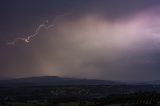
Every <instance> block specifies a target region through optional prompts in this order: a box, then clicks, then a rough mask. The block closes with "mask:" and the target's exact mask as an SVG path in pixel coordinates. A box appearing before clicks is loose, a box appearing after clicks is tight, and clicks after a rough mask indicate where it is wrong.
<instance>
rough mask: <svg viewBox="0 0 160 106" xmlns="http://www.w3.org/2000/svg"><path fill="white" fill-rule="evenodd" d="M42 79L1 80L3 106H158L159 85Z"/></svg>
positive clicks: (0, 101)
mask: <svg viewBox="0 0 160 106" xmlns="http://www.w3.org/2000/svg"><path fill="white" fill-rule="evenodd" d="M149 83H150V82H148V84H147V82H146V84H145V83H144V84H138V83H137V84H133V83H132V84H129V83H125V82H123V83H122V82H114V81H107V80H95V79H77V78H76V79H74V78H62V77H57V76H53V77H52V76H41V77H30V78H20V79H8V80H1V81H0V106H115V105H116V106H122V105H123V106H159V105H160V85H159V84H158V85H157V84H149Z"/></svg>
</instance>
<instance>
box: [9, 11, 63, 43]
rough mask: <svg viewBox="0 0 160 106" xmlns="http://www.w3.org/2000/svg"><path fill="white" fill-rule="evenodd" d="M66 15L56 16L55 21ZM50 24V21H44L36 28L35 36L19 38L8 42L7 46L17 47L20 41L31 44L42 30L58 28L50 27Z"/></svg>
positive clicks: (52, 25) (53, 25)
mask: <svg viewBox="0 0 160 106" xmlns="http://www.w3.org/2000/svg"><path fill="white" fill-rule="evenodd" d="M65 15H66V14H63V15H58V16H56V17H55V19H54V22H55V21H56V19H57V18H58V17H63V16H65ZM48 24H49V21H48V20H46V21H44V22H43V23H42V24H40V25H39V26H38V27H37V28H36V30H35V31H34V33H33V34H31V35H28V36H27V37H18V38H15V39H14V40H13V41H10V42H7V45H15V44H16V43H17V42H18V41H23V42H24V43H29V42H30V40H31V39H32V38H33V37H35V36H37V35H38V34H39V33H40V31H41V30H42V28H43V29H46V30H47V29H50V28H53V27H55V26H56V24H51V25H48Z"/></svg>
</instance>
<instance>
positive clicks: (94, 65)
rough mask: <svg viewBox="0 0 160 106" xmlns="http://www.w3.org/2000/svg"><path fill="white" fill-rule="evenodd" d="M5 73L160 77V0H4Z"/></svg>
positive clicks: (1, 42)
mask: <svg viewBox="0 0 160 106" xmlns="http://www.w3.org/2000/svg"><path fill="white" fill-rule="evenodd" d="M0 13H1V14H0V17H1V18H0V24H1V25H0V78H15V77H16V78H19V77H30V76H62V77H73V78H89V79H90V78H93V79H105V80H116V81H130V80H132V81H142V80H143V81H148V80H160V1H159V0H1V1H0Z"/></svg>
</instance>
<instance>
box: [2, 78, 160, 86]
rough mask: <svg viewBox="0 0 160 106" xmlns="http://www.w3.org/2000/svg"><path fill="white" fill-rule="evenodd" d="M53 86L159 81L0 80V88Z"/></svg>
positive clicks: (158, 83) (132, 83) (128, 83)
mask: <svg viewBox="0 0 160 106" xmlns="http://www.w3.org/2000/svg"><path fill="white" fill-rule="evenodd" d="M54 85H56V86H57V85H160V80H155V81H135V82H134V81H133V82H118V81H111V80H98V79H78V78H63V77H58V76H39V77H27V78H15V79H0V86H54Z"/></svg>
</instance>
